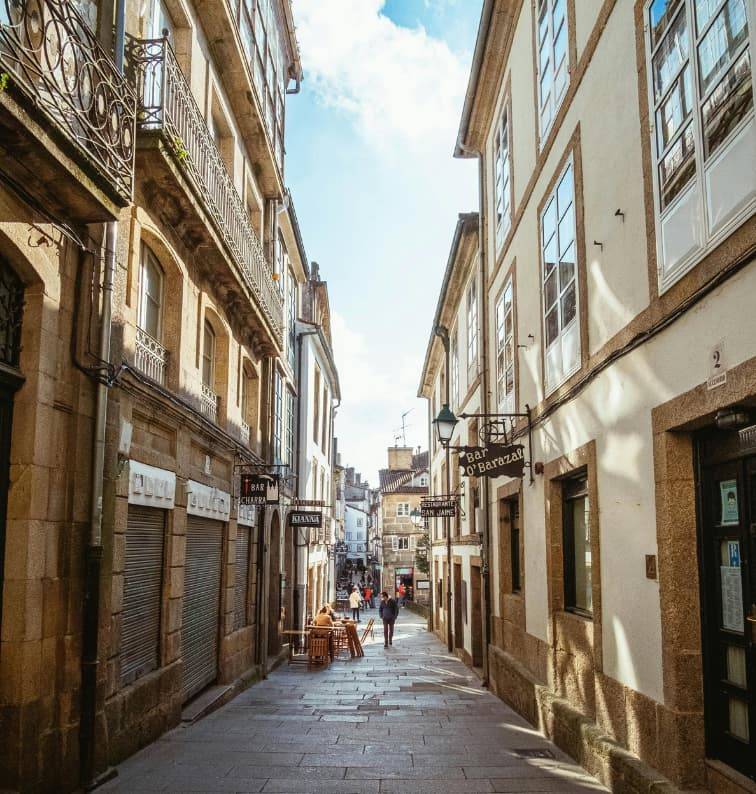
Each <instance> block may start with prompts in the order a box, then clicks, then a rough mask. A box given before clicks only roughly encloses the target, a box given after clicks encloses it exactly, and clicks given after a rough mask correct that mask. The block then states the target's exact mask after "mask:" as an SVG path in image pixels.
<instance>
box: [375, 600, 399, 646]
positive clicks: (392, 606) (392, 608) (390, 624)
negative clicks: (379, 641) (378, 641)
mask: <svg viewBox="0 0 756 794" xmlns="http://www.w3.org/2000/svg"><path fill="white" fill-rule="evenodd" d="M378 614H379V615H380V616H381V620H382V621H383V647H384V648H388V647H389V645H393V644H394V623H395V622H396V619H397V618H398V617H399V605H398V604H397V603H396V601H395V600H394V599H393V598H389V597H388V593H387V592H386V591H385V590H384V591H383V592H382V593H381V604H380V606H379V607H378Z"/></svg>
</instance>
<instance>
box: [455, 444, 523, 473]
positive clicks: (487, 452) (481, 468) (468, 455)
mask: <svg viewBox="0 0 756 794" xmlns="http://www.w3.org/2000/svg"><path fill="white" fill-rule="evenodd" d="M459 465H460V466H461V467H462V468H463V470H464V472H465V474H466V475H467V476H468V477H522V475H523V472H524V471H525V447H523V445H522V444H509V445H507V446H504V445H502V444H488V445H487V446H485V447H463V448H462V451H461V452H460V453H459Z"/></svg>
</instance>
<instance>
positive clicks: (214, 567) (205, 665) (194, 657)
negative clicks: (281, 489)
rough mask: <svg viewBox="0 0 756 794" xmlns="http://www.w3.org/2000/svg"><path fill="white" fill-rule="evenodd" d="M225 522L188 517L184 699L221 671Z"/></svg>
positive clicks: (184, 616)
mask: <svg viewBox="0 0 756 794" xmlns="http://www.w3.org/2000/svg"><path fill="white" fill-rule="evenodd" d="M222 551H223V524H222V523H221V522H220V521H212V520H210V519H207V518H200V517H198V516H187V520H186V566H185V569H184V608H183V624H182V633H181V656H182V658H183V661H184V682H183V694H184V700H188V699H189V698H191V697H192V696H193V695H196V694H197V692H199V691H200V690H201V689H204V688H205V687H206V686H207V685H208V684H210V683H211V682H212V681H214V680H215V678H216V677H217V675H218V622H219V620H220V583H221V557H222Z"/></svg>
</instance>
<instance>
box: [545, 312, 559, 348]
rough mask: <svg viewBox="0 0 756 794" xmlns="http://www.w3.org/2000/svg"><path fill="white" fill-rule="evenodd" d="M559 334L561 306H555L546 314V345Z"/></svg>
mask: <svg viewBox="0 0 756 794" xmlns="http://www.w3.org/2000/svg"><path fill="white" fill-rule="evenodd" d="M558 336H559V308H558V307H557V306H555V307H554V308H553V309H552V310H551V311H550V312H549V313H548V314H547V315H546V347H549V346H550V345H551V343H552V342H553V341H554V340H555V339H556V338H557V337H558Z"/></svg>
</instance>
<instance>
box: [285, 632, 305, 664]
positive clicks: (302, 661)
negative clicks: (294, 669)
mask: <svg viewBox="0 0 756 794" xmlns="http://www.w3.org/2000/svg"><path fill="white" fill-rule="evenodd" d="M309 633H310V632H309V630H308V629H306V628H305V629H286V630H285V631H282V632H281V634H283V635H284V636H286V637H291V638H292V642H289V664H291V663H292V662H293V663H294V664H307V658H304V659H297V658H296V657H295V655H294V642H293V640H294V639H295V638H296V637H302V639H303V642H302V644H301V646H300V648H299V650H304V649H305V648H306V646H307V635H308V634H309Z"/></svg>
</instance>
